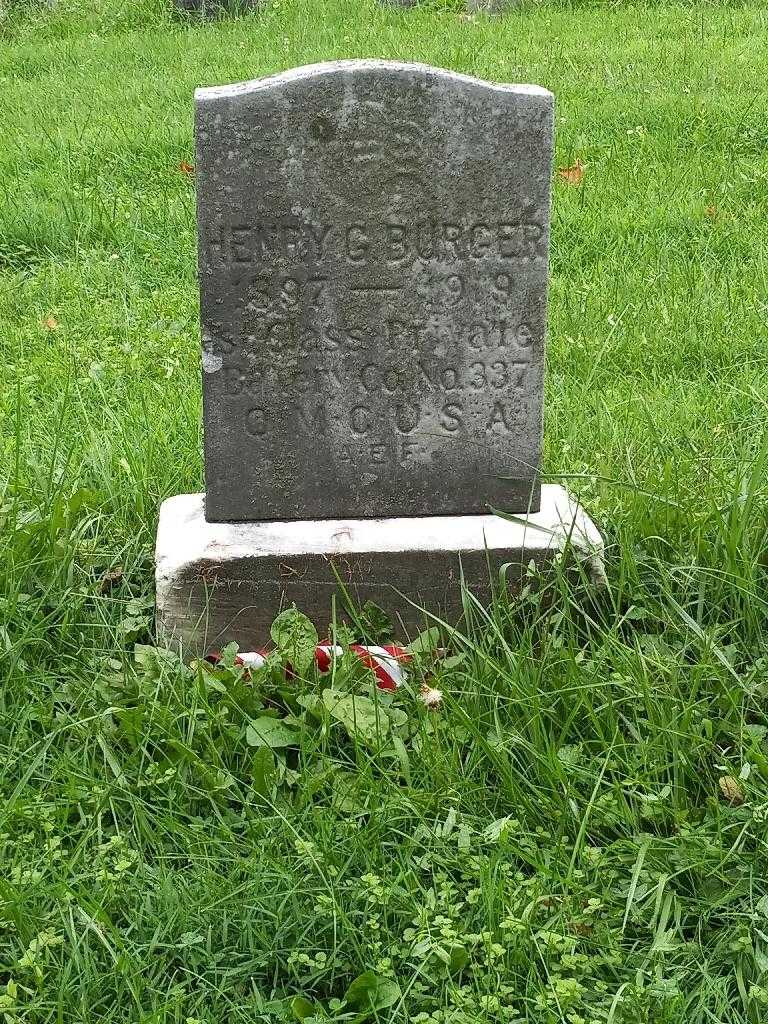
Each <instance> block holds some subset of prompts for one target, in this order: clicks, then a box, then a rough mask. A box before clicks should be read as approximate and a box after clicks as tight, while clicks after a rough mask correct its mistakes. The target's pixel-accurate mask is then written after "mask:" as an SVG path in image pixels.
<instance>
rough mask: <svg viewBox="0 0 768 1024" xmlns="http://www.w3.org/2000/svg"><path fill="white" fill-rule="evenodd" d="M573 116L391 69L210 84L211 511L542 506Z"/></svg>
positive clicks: (200, 149)
mask: <svg viewBox="0 0 768 1024" xmlns="http://www.w3.org/2000/svg"><path fill="white" fill-rule="evenodd" d="M552 120H553V97H552V94H551V93H549V92H548V91H547V90H546V89H541V88H539V87H538V86H535V85H508V84H495V83H492V82H484V81H482V80H481V79H477V78H470V77H469V76H466V75H460V74H457V73H456V72H453V71H447V70H444V69H441V68H434V67H429V66H428V65H424V64H400V63H396V62H392V61H379V60H355V61H333V62H329V63H325V64H313V65H309V66H307V67H301V68H295V69H293V70H290V71H284V72H281V73H280V74H278V75H272V76H271V77H269V78H262V79H257V80H255V81H253V82H242V83H239V84H236V85H226V86H216V87H214V88H209V89H200V90H198V91H197V93H196V143H197V157H196V192H197V208H198V236H199V270H200V290H201V320H202V334H203V350H204V358H203V371H204V373H203V380H204V385H203V395H204V410H205V468H206V487H207V499H206V515H207V516H208V518H209V520H212V521H218V520H220V521H247V520H259V519H262V520H294V519H313V518H314V519H339V518H349V517H354V518H380V517H389V516H418V515H454V514H458V515H461V514H474V513H481V512H486V511H487V509H488V506H489V505H492V506H495V507H500V508H504V509H507V510H510V511H515V512H525V511H528V509H534V510H535V509H536V508H537V507H538V501H539V492H540V485H539V466H540V459H541V435H542V430H541V427H542V392H543V367H544V343H545V334H546V296H547V256H548V247H549V221H550V211H549V207H550V186H551V161H552Z"/></svg>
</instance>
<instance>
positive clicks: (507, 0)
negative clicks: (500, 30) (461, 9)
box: [467, 0, 518, 14]
mask: <svg viewBox="0 0 768 1024" xmlns="http://www.w3.org/2000/svg"><path fill="white" fill-rule="evenodd" d="M517 6H518V0H467V13H468V14H503V13H504V12H505V11H509V10H511V9H512V8H513V7H517Z"/></svg>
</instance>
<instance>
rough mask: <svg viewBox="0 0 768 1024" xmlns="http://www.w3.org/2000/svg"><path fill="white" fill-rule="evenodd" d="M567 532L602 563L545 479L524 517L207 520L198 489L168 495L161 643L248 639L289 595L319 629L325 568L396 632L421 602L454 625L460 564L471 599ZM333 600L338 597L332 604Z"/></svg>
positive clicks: (410, 629) (200, 648) (331, 581)
mask: <svg viewBox="0 0 768 1024" xmlns="http://www.w3.org/2000/svg"><path fill="white" fill-rule="evenodd" d="M566 538H567V539H569V540H570V543H571V545H572V547H573V549H574V550H575V551H576V552H577V554H579V555H580V556H583V557H585V558H589V559H592V562H593V566H594V569H595V571H596V572H597V573H598V574H599V573H600V571H601V569H600V567H601V564H602V563H601V554H602V539H601V537H600V534H599V532H598V531H597V529H596V527H595V526H594V524H593V523H592V521H591V520H590V519H589V517H588V516H586V515H585V513H584V512H583V511H582V510H581V509H580V508H579V506H578V505H576V504H575V502H573V501H572V500H571V499H570V498H569V497H568V495H567V493H566V492H565V491H564V490H563V489H562V488H561V487H555V486H551V485H547V486H545V487H543V488H542V497H541V511H540V512H538V513H534V514H531V515H529V516H528V517H527V520H526V525H522V524H521V523H519V522H510V521H508V520H504V519H500V518H498V517H497V516H490V515H487V516H433V517H422V518H415V519H414V518H407V519H386V520H371V519H367V520H361V519H357V520H355V519H347V520H321V521H315V522H306V523H296V522H288V523H248V524H234V523H209V522H206V520H205V517H204V514H203V495H202V494H180V495H177V496H176V497H174V498H169V499H168V500H167V501H166V502H164V503H163V506H162V508H161V510H160V526H159V530H158V535H157V551H156V559H157V573H156V582H157V621H158V629H159V631H160V633H161V635H162V636H163V638H164V639H165V640H166V641H167V642H169V643H181V644H183V645H184V647H185V648H187V649H189V650H192V651H196V652H198V653H200V652H204V651H206V650H209V649H211V648H212V647H221V646H222V645H223V644H226V643H229V642H230V641H233V640H234V641H235V642H237V643H238V644H239V645H240V649H241V650H253V649H254V648H255V647H259V646H260V645H261V644H263V643H264V642H265V640H266V638H267V637H268V636H269V626H270V624H271V622H272V620H273V619H274V617H275V616H276V615H277V614H278V612H279V611H280V610H281V608H284V607H285V606H286V605H290V603H291V602H295V603H296V604H297V606H298V607H299V608H301V610H302V611H304V612H305V613H306V614H308V615H309V616H310V617H311V618H312V619H313V620H314V622H315V624H316V626H317V627H318V629H319V630H321V631H322V630H325V629H326V628H327V626H328V624H329V622H330V621H331V618H332V597H333V595H334V594H335V593H337V584H336V578H335V576H334V570H335V571H336V572H337V573H338V575H339V577H340V578H341V579H342V580H343V581H344V583H345V585H346V587H347V588H348V590H349V592H350V593H351V595H352V597H353V598H354V599H355V600H356V601H357V602H359V603H361V604H362V603H363V602H365V601H366V600H369V599H370V600H373V601H375V602H376V603H377V604H378V605H380V606H381V607H383V608H385V609H386V610H387V611H388V612H389V614H390V615H391V617H392V619H393V621H394V622H397V623H398V624H399V629H400V630H401V632H399V636H400V638H402V637H403V636H404V635H406V634H407V633H414V632H416V631H418V630H419V629H421V628H423V626H424V615H423V613H422V612H421V611H419V610H418V608H415V607H414V606H413V605H411V604H409V599H410V600H411V601H414V602H416V604H423V605H424V606H425V607H426V608H427V609H428V611H430V612H432V613H433V614H438V615H442V616H444V617H445V619H446V621H448V622H449V623H452V624H455V623H456V622H457V621H458V619H459V617H460V615H461V610H462V606H461V587H460V583H459V580H460V574H459V573H460V568H461V571H462V572H463V576H464V580H465V582H466V584H467V585H468V587H469V588H470V589H471V590H472V591H473V592H474V593H476V594H477V595H478V596H479V597H480V598H485V597H487V595H488V593H489V591H490V584H489V579H490V575H491V573H493V574H495V575H496V578H498V575H497V570H498V567H499V566H500V565H501V564H502V563H506V562H509V563H511V567H510V569H509V571H508V574H507V581H508V583H509V585H511V586H512V587H514V586H515V585H517V584H519V582H520V580H521V578H522V576H523V574H524V572H525V569H526V567H527V566H528V564H529V562H530V561H531V560H533V561H534V562H535V563H536V564H537V565H538V566H539V567H540V568H545V567H546V565H547V564H548V563H549V562H550V561H551V560H552V558H553V557H554V555H555V554H556V552H558V551H559V550H561V548H562V547H563V544H564V543H565V540H566ZM339 607H341V606H340V605H339Z"/></svg>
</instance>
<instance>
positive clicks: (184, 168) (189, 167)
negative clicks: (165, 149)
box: [179, 160, 195, 174]
mask: <svg viewBox="0 0 768 1024" xmlns="http://www.w3.org/2000/svg"><path fill="white" fill-rule="evenodd" d="M179 170H180V171H181V173H182V174H194V173H195V165H194V164H190V163H187V161H186V160H182V161H181V163H180V164H179Z"/></svg>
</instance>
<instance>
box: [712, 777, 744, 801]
mask: <svg viewBox="0 0 768 1024" xmlns="http://www.w3.org/2000/svg"><path fill="white" fill-rule="evenodd" d="M718 784H719V786H720V792H721V793H722V795H723V799H724V800H727V801H728V803H729V804H732V805H733V806H734V807H740V806H741V804H743V803H744V790H743V789H742V788H741V786H740V785H739V782H738V779H734V777H733V776H732V775H721V776H720V778H719V779H718Z"/></svg>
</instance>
